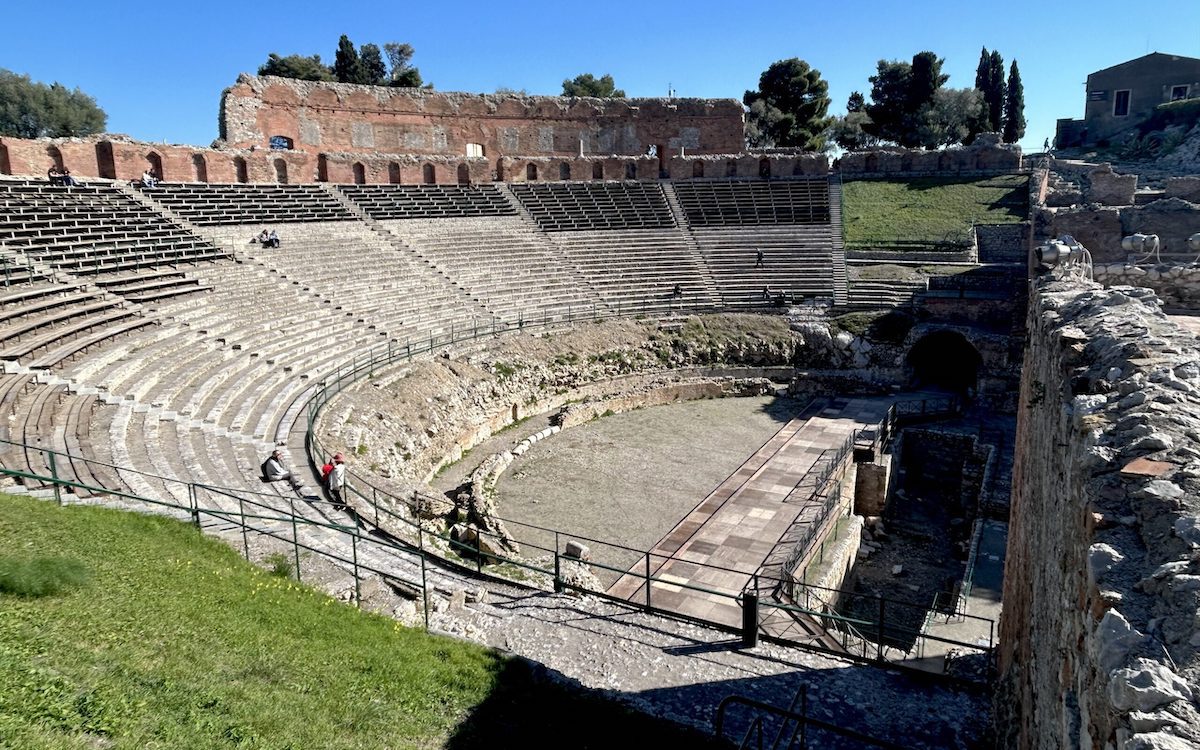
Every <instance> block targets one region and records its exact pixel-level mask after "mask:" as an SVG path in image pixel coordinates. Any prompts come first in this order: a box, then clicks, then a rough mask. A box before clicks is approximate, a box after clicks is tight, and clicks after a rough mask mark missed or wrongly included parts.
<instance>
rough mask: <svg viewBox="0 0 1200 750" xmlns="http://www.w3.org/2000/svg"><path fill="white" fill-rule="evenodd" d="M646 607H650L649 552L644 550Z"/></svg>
mask: <svg viewBox="0 0 1200 750" xmlns="http://www.w3.org/2000/svg"><path fill="white" fill-rule="evenodd" d="M646 609H650V553H649V552H646Z"/></svg>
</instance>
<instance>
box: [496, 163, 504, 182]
mask: <svg viewBox="0 0 1200 750" xmlns="http://www.w3.org/2000/svg"><path fill="white" fill-rule="evenodd" d="M505 174H506V173H505V171H504V158H503V157H501V158H499V159H497V160H496V182H504V175H505Z"/></svg>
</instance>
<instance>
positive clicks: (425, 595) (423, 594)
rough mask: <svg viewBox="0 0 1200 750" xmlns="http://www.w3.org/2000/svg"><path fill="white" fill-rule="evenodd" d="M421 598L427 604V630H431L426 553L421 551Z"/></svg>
mask: <svg viewBox="0 0 1200 750" xmlns="http://www.w3.org/2000/svg"><path fill="white" fill-rule="evenodd" d="M421 599H422V601H423V602H424V605H425V631H426V632H429V585H428V583H426V580H425V553H424V552H422V553H421Z"/></svg>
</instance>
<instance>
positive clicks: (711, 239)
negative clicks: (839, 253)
mask: <svg viewBox="0 0 1200 750" xmlns="http://www.w3.org/2000/svg"><path fill="white" fill-rule="evenodd" d="M832 232H833V227H831V226H830V225H829V224H810V225H758V226H750V227H743V228H730V227H726V228H717V229H695V230H693V231H692V236H693V237H694V238H695V240H696V245H697V246H698V248H699V250H700V253H701V255H702V257H703V258H704V262H705V264H706V265H707V267H708V269H709V272H710V273H711V274H712V277H713V281H714V283H715V284H716V286H717V288H718V289H719V290H720V291H721V293H722V297H723V299H724V301H725V303H726V304H728V305H730V306H734V307H747V306H750V307H753V306H760V305H761V304H763V303H764V302H767V300H764V299H763V295H762V290H763V289H764V288H765V289H770V290H771V291H772V292H773V293H780V292H782V293H784V294H786V295H788V296H789V297H791V296H804V297H832V296H833V271H834V263H833V259H832V254H831V248H832V243H833V237H832ZM758 251H762V254H763V262H762V264H761V265H760V264H759V262H758Z"/></svg>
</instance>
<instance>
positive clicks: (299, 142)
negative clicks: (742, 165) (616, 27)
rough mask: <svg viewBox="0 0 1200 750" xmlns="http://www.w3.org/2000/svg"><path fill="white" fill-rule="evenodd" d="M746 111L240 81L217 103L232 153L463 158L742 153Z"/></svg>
mask: <svg viewBox="0 0 1200 750" xmlns="http://www.w3.org/2000/svg"><path fill="white" fill-rule="evenodd" d="M742 117H743V115H742V105H741V104H740V103H739V102H737V101H736V100H733V99H596V98H590V97H557V96H526V95H518V94H465V93H443V92H435V91H428V90H425V89H407V88H387V87H381V86H357V85H352V84H343V83H320V82H315V81H298V80H292V79H287V78H276V77H271V76H264V77H259V76H251V75H246V74H243V75H242V76H240V77H239V78H238V80H237V83H236V84H234V85H233V86H232V87H230V88H229V89H227V90H226V91H225V92H224V94H223V95H222V99H221V134H222V137H223V138H224V140H225V141H226V142H227V143H229V144H230V145H233V146H240V147H249V146H259V147H266V146H267V145H269V140H270V139H271V137H273V136H283V137H286V138H289V139H291V140H292V142H293V144H294V146H295V147H296V148H303V149H311V150H314V151H354V152H371V151H380V152H384V153H407V154H441V155H457V156H465V155H467V154H468V150H467V149H468V144H476V145H478V146H481V147H482V149H483V154H482V156H484V157H487V158H490V159H497V158H499V157H501V156H515V155H526V156H568V155H578V154H579V153H580V149H581V144H582V150H583V152H584V153H587V154H625V155H638V154H645V153H646V151H647V149H648V148H649V147H650V146H657V147H658V148H659V150H660V151H662V150H664V149H665V150H667V151H669V152H674V151H678V150H679V149H680V148H685V149H687V150H688V151H696V152H699V153H736V152H739V151H741V149H742V143H743V135H742V127H743V126H742Z"/></svg>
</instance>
